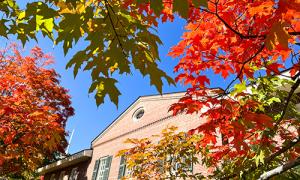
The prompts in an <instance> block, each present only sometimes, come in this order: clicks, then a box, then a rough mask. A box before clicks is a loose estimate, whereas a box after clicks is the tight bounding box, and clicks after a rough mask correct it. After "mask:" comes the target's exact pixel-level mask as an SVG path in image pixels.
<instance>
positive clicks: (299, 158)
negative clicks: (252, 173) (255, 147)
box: [259, 157, 300, 180]
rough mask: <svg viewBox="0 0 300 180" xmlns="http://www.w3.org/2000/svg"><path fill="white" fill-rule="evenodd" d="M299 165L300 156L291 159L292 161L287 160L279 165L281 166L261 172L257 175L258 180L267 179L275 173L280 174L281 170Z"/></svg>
mask: <svg viewBox="0 0 300 180" xmlns="http://www.w3.org/2000/svg"><path fill="white" fill-rule="evenodd" d="M299 165H300V157H298V158H297V159H295V160H292V161H289V162H287V163H286V164H284V165H281V166H278V167H277V168H275V169H272V170H270V171H268V172H265V173H264V174H262V175H261V176H260V177H259V180H263V179H269V178H271V177H273V176H276V175H279V174H282V173H283V172H285V171H287V170H289V169H292V168H294V167H296V166H299Z"/></svg>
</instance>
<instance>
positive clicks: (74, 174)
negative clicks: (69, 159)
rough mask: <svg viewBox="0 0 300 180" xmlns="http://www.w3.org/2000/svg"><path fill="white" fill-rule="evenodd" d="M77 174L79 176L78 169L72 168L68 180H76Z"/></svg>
mask: <svg viewBox="0 0 300 180" xmlns="http://www.w3.org/2000/svg"><path fill="white" fill-rule="evenodd" d="M78 174H79V171H78V168H77V167H75V168H73V169H72V171H71V174H70V177H69V180H77V179H78Z"/></svg>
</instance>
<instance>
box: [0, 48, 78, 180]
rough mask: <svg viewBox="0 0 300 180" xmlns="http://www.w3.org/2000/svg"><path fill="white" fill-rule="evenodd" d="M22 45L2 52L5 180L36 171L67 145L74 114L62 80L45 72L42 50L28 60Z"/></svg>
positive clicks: (0, 137) (0, 139)
mask: <svg viewBox="0 0 300 180" xmlns="http://www.w3.org/2000/svg"><path fill="white" fill-rule="evenodd" d="M23 53H24V52H22V51H20V50H19V48H18V47H17V46H16V45H11V46H10V47H8V48H6V49H3V50H1V52H0V95H1V96H0V176H2V175H9V174H10V175H20V174H21V173H23V174H22V175H23V176H24V173H29V172H32V171H35V169H36V168H37V167H39V166H40V165H41V164H42V162H43V160H45V159H48V160H51V159H52V158H53V156H52V155H53V153H55V152H62V153H63V152H64V148H65V147H66V145H67V142H66V139H65V136H66V131H65V125H66V121H67V119H68V118H69V117H70V116H72V115H73V114H74V110H73V108H72V107H71V101H70V96H69V95H68V94H67V90H66V89H64V88H63V87H61V86H60V85H59V80H58V78H59V75H58V74H57V73H56V72H55V71H54V70H53V69H46V68H45V66H46V65H48V64H50V63H51V62H52V58H51V56H49V55H47V54H44V53H43V52H42V51H41V49H40V48H39V47H35V48H33V49H32V50H31V53H30V55H28V56H23V55H22V54H23Z"/></svg>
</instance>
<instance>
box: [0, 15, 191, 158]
mask: <svg viewBox="0 0 300 180" xmlns="http://www.w3.org/2000/svg"><path fill="white" fill-rule="evenodd" d="M184 24H185V21H184V20H182V19H179V18H177V20H175V22H173V23H164V24H160V25H159V28H158V35H159V36H160V38H161V40H162V41H163V42H164V44H163V45H162V46H160V47H159V52H160V57H161V62H159V64H158V65H159V67H160V68H161V69H163V70H164V71H165V72H166V73H167V74H168V75H169V76H171V77H175V74H174V72H173V68H174V66H175V65H176V64H177V62H178V59H172V58H171V57H169V56H167V54H168V52H169V50H170V47H172V46H174V45H176V44H177V43H178V42H179V40H180V37H181V35H182V33H183V31H184ZM13 39H14V38H12V39H10V40H8V41H7V40H6V43H10V42H15V40H13ZM1 40H2V41H3V40H4V39H1ZM18 43H20V42H18ZM20 44H21V43H20ZM37 45H38V46H39V47H40V48H42V50H43V51H44V52H45V53H50V54H51V55H52V56H54V59H55V64H54V65H53V68H54V69H55V70H56V71H57V72H58V73H59V74H60V75H61V78H60V81H61V85H62V86H63V87H65V88H66V89H68V90H69V94H70V95H71V97H72V99H71V100H72V106H73V107H74V109H75V115H74V116H73V117H71V118H69V119H68V122H67V127H66V128H67V131H68V132H69V134H71V132H72V131H73V130H74V134H73V137H72V140H71V143H70V147H69V153H70V154H73V153H75V152H78V151H81V150H83V149H89V148H90V146H91V141H92V140H93V139H94V138H95V137H96V136H97V135H99V133H101V132H102V131H103V130H104V129H105V128H106V127H107V126H108V125H109V124H110V123H111V122H112V121H113V120H115V118H117V117H118V116H119V115H120V114H121V113H122V112H123V111H125V110H126V109H127V108H128V106H129V105H130V104H132V103H133V102H134V101H135V100H136V99H137V98H138V97H139V96H144V95H151V94H158V92H157V90H156V88H155V87H154V86H150V79H149V77H148V76H146V77H143V76H142V75H140V73H139V72H138V71H135V70H134V68H132V70H133V72H132V75H128V76H121V77H120V78H119V79H118V81H119V82H118V84H117V87H118V88H119V90H120V92H121V93H122V95H121V96H120V97H119V105H118V108H117V107H116V106H115V105H114V104H113V103H112V102H110V100H109V98H108V97H106V98H105V103H104V104H102V105H101V106H99V107H97V106H96V103H95V100H94V95H93V94H88V89H89V86H90V83H91V77H90V74H89V72H83V71H79V73H78V75H77V77H76V78H75V79H74V76H73V69H72V68H70V69H66V68H65V67H66V64H67V62H68V60H70V59H71V57H72V56H73V55H74V54H75V53H76V52H77V51H79V50H81V49H82V48H83V46H85V43H84V42H79V43H78V44H76V45H75V46H74V47H73V49H71V50H70V51H69V53H68V54H67V55H66V56H64V53H63V48H62V44H58V45H56V46H54V45H53V42H51V40H49V39H48V38H44V37H43V36H42V35H39V36H38V42H35V41H30V42H29V43H27V44H26V45H25V47H24V53H25V54H26V52H29V51H30V49H31V48H32V47H34V46H37ZM185 89H186V88H185V87H183V86H181V85H179V84H178V85H177V86H176V87H175V86H169V85H168V83H167V82H166V81H164V86H163V93H169V92H178V91H184V90H185ZM68 138H69V137H68Z"/></svg>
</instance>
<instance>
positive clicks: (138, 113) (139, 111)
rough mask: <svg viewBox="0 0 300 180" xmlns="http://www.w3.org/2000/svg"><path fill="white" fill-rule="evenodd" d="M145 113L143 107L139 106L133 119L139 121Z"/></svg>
mask: <svg viewBox="0 0 300 180" xmlns="http://www.w3.org/2000/svg"><path fill="white" fill-rule="evenodd" d="M144 114H145V110H144V108H143V107H140V108H138V109H137V110H136V111H135V112H134V113H133V115H132V119H133V121H135V122H136V121H138V120H139V119H141V118H142V117H143V116H144Z"/></svg>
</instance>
